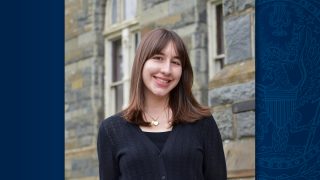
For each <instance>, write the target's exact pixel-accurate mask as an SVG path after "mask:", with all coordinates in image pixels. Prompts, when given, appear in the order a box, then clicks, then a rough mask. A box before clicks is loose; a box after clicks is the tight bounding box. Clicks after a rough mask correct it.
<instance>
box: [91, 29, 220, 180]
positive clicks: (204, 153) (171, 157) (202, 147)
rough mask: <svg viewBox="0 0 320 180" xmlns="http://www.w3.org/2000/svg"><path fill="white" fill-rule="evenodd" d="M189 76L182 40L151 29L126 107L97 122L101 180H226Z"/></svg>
mask: <svg viewBox="0 0 320 180" xmlns="http://www.w3.org/2000/svg"><path fill="white" fill-rule="evenodd" d="M192 83H193V72H192V67H191V63H190V60H189V56H188V53H187V51H186V48H185V45H184V43H183V41H182V39H181V38H180V37H179V36H178V35H177V34H176V33H175V32H173V31H169V30H166V29H155V30H153V31H151V32H149V33H148V34H146V35H145V36H144V38H143V39H142V41H141V43H140V45H139V47H138V49H137V52H136V56H135V59H134V63H133V67H132V77H131V91H130V93H131V94H130V103H129V106H128V107H127V108H126V109H125V110H123V111H122V112H120V113H118V114H115V115H113V116H111V117H109V118H107V119H106V120H104V121H103V122H102V123H101V126H100V129H99V134H98V144H97V147H98V158H99V172H100V179H101V180H107V179H108V180H109V179H113V180H118V179H119V180H131V179H132V180H137V179H148V180H149V179H150V180H151V179H174V180H178V179H183V180H189V179H190V180H195V179H197V180H211V179H217V180H220V179H221V180H222V179H226V163H225V157H224V152H223V147H222V141H221V137H220V132H219V130H218V128H217V125H216V123H215V120H214V119H213V117H212V115H211V113H210V110H209V108H208V107H204V106H202V105H200V104H199V103H198V102H197V101H196V100H195V98H194V96H193V94H192V91H191V88H192Z"/></svg>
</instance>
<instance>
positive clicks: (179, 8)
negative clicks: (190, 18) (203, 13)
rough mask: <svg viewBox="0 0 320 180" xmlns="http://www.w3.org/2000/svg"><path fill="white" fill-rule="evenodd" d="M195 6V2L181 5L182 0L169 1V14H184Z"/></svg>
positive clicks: (188, 1)
mask: <svg viewBox="0 0 320 180" xmlns="http://www.w3.org/2000/svg"><path fill="white" fill-rule="evenodd" d="M194 6H195V1H194V0H184V1H183V3H181V0H170V1H169V13H170V14H175V13H180V12H184V11H186V10H187V9H190V8H192V7H194Z"/></svg>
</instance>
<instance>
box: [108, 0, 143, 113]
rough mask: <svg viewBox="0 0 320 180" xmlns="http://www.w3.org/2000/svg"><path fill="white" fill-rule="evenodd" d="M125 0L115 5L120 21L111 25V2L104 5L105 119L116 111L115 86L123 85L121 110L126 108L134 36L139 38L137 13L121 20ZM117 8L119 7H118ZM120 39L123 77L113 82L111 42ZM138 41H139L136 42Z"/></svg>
mask: <svg viewBox="0 0 320 180" xmlns="http://www.w3.org/2000/svg"><path fill="white" fill-rule="evenodd" d="M124 2H125V0H119V1H118V2H117V3H118V4H120V5H121V7H122V8H121V9H122V10H119V9H118V10H117V11H118V12H121V14H122V15H120V21H118V22H117V23H114V24H112V23H111V21H112V11H111V8H112V6H111V5H112V1H111V0H110V1H107V5H106V12H108V13H106V15H105V26H104V32H103V35H104V42H105V50H104V52H105V57H104V67H105V68H104V69H105V71H104V72H105V73H104V84H105V88H104V89H105V90H104V115H105V117H108V116H111V115H112V114H115V113H116V112H117V111H116V102H115V100H116V97H115V95H116V86H118V85H120V84H122V85H123V105H122V109H123V108H124V107H126V106H127V105H128V103H129V96H130V92H129V90H130V76H131V67H132V64H133V60H134V55H135V48H136V46H135V44H136V43H135V41H136V39H135V36H136V34H138V37H139V38H140V36H141V35H140V31H139V23H138V21H137V13H136V16H135V17H134V18H133V19H129V20H123V21H121V19H123V18H124V9H125V7H124V6H123V5H124V4H123V3H124ZM138 2H139V1H138V0H137V2H136V3H137V6H136V8H137V9H136V12H137V11H138ZM118 7H119V6H118ZM119 39H121V54H122V63H123V70H122V72H123V77H122V79H120V80H117V81H115V82H114V81H113V79H112V78H113V76H112V74H113V61H114V59H113V42H114V41H116V40H119ZM138 41H140V39H139V40H138Z"/></svg>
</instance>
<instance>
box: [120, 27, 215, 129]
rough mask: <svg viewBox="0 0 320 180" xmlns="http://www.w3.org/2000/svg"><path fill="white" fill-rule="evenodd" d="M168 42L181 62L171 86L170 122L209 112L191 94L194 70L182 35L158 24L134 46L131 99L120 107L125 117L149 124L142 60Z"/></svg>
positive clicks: (192, 120)
mask: <svg viewBox="0 0 320 180" xmlns="http://www.w3.org/2000/svg"><path fill="white" fill-rule="evenodd" d="M169 42H172V43H173V44H174V45H175V48H176V52H177V53H178V55H179V58H180V61H181V65H182V75H181V79H180V81H179V83H178V84H177V86H176V87H175V88H174V89H172V90H171V92H170V96H169V97H170V98H169V107H170V108H171V110H172V118H171V121H172V124H173V125H175V124H179V123H187V122H194V121H196V120H198V119H201V118H203V117H206V116H210V115H211V113H210V109H209V108H208V107H204V106H201V105H200V104H199V103H198V102H197V101H196V99H195V98H194V96H193V94H192V91H191V88H192V84H193V71H192V67H191V63H190V59H189V55H188V52H187V50H186V47H185V45H184V43H183V41H182V39H181V38H180V37H179V36H178V35H177V34H176V33H175V32H173V31H170V30H167V29H163V28H159V29H155V30H152V31H150V32H148V33H147V34H146V35H145V36H144V37H143V39H142V40H141V42H140V44H139V47H138V48H137V51H136V56H135V58H134V62H133V66H132V75H131V84H130V102H129V106H128V107H127V108H126V109H125V110H123V111H122V115H123V117H124V118H125V119H126V120H127V121H129V122H132V123H134V124H138V125H142V126H148V125H149V123H148V122H146V121H145V120H144V118H143V117H144V115H143V112H144V103H145V96H144V89H145V85H144V83H143V80H142V69H143V66H144V64H145V62H146V61H147V60H148V59H150V58H151V57H152V56H154V55H155V54H159V53H160V52H161V51H162V50H163V49H164V48H165V47H166V45H167V44H168V43H169Z"/></svg>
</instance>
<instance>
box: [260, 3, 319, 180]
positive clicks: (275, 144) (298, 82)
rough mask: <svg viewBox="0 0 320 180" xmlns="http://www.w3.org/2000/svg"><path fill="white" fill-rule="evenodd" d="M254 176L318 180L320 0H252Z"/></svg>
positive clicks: (279, 179)
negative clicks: (254, 83) (254, 81)
mask: <svg viewBox="0 0 320 180" xmlns="http://www.w3.org/2000/svg"><path fill="white" fill-rule="evenodd" d="M256 5H257V6H256V96H257V97H256V101H257V103H256V104H257V107H256V146H257V148H256V171H257V172H256V176H257V179H277V180H282V179H290V180H291V179H308V180H310V179H320V156H319V155H320V138H319V137H320V127H319V123H320V101H319V100H320V1H316V0H257V1H256Z"/></svg>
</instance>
